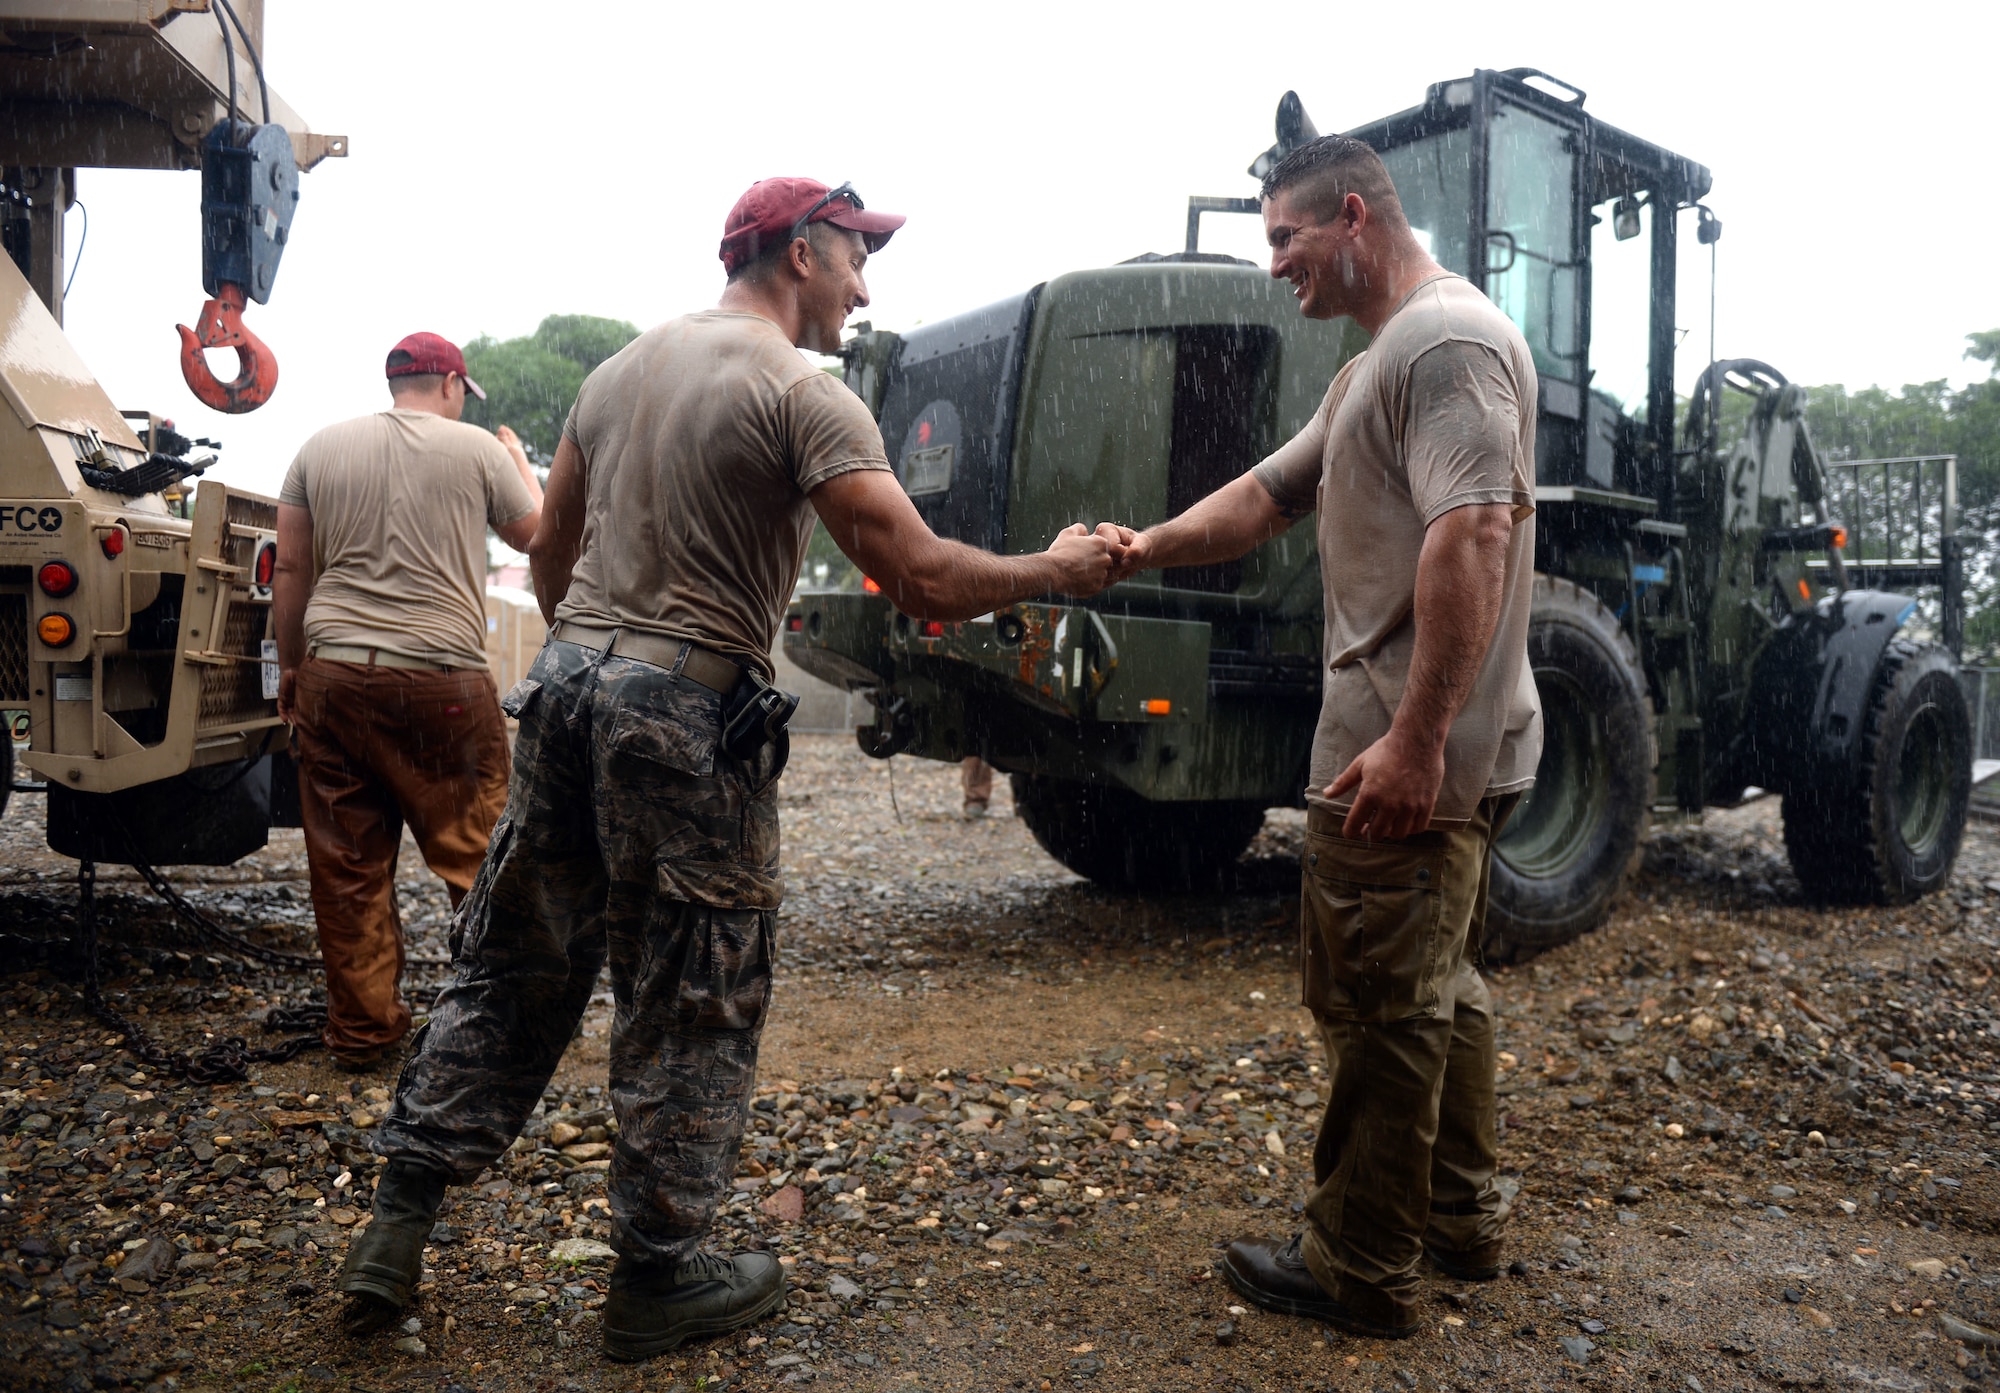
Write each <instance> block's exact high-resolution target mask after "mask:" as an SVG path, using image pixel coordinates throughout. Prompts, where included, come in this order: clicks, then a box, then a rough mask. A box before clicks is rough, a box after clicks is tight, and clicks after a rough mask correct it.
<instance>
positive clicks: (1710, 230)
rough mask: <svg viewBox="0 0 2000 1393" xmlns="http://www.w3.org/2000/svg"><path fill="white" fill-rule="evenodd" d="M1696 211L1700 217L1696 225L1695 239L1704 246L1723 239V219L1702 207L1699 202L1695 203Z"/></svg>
mask: <svg viewBox="0 0 2000 1393" xmlns="http://www.w3.org/2000/svg"><path fill="white" fill-rule="evenodd" d="M1695 213H1696V215H1697V216H1698V217H1699V219H1700V221H1698V222H1697V223H1696V224H1695V226H1694V239H1695V241H1697V242H1699V243H1701V244H1702V245H1703V246H1704V247H1708V246H1713V245H1714V244H1715V243H1717V242H1720V241H1721V240H1722V219H1721V218H1718V217H1717V216H1715V214H1713V213H1711V212H1709V211H1708V209H1706V208H1704V207H1702V206H1701V205H1700V204H1699V203H1697V204H1696V205H1695Z"/></svg>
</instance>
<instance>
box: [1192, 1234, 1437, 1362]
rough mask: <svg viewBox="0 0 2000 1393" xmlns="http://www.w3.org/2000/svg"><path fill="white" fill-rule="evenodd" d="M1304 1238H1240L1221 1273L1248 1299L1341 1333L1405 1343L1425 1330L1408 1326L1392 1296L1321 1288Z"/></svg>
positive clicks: (1417, 1324)
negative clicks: (1302, 1241)
mask: <svg viewBox="0 0 2000 1393" xmlns="http://www.w3.org/2000/svg"><path fill="white" fill-rule="evenodd" d="M1299 1241H1300V1235H1298V1234H1293V1235H1292V1236H1291V1237H1290V1238H1288V1239H1278V1238H1239V1239H1237V1240H1236V1241H1235V1242H1234V1243H1232V1244H1230V1245H1229V1250H1228V1251H1227V1252H1226V1253H1224V1254H1223V1258H1222V1272H1223V1275H1224V1276H1226V1277H1227V1278H1228V1279H1229V1285H1230V1286H1232V1287H1234V1288H1236V1290H1237V1291H1238V1292H1240V1293H1241V1294H1242V1295H1243V1297H1244V1298H1245V1299H1246V1300H1249V1301H1253V1302H1255V1303H1256V1304H1257V1305H1259V1306H1262V1307H1263V1308H1264V1309H1265V1310H1267V1311H1276V1312H1278V1313H1279V1314H1280V1315H1286V1316H1305V1317H1306V1318H1308V1319H1310V1320H1319V1321H1325V1322H1326V1323H1327V1324H1328V1325H1330V1326H1332V1327H1333V1328H1334V1329H1336V1330H1340V1331H1344V1332H1346V1333H1347V1334H1349V1335H1360V1336H1363V1337H1365V1338H1367V1339H1371V1340H1402V1339H1407V1338H1408V1337H1409V1336H1411V1335H1414V1334H1416V1333H1417V1331H1419V1330H1421V1329H1422V1328H1423V1323H1422V1322H1421V1321H1408V1322H1407V1323H1404V1322H1405V1320H1406V1317H1405V1314H1404V1312H1403V1310H1402V1308H1401V1307H1399V1306H1398V1305H1397V1304H1396V1302H1395V1301H1394V1300H1393V1299H1391V1298H1390V1297H1387V1296H1384V1295H1382V1294H1381V1293H1379V1292H1376V1291H1374V1290H1372V1289H1356V1290H1354V1291H1345V1292H1342V1293H1341V1297H1344V1298H1345V1299H1344V1300H1342V1299H1339V1298H1337V1297H1335V1296H1334V1294H1333V1293H1331V1292H1329V1291H1327V1289H1326V1288H1325V1287H1322V1286H1321V1285H1320V1284H1319V1279H1318V1278H1317V1277H1315V1276H1313V1274H1312V1269H1311V1268H1309V1267H1307V1266H1306V1259H1305V1254H1304V1253H1302V1252H1300V1251H1299Z"/></svg>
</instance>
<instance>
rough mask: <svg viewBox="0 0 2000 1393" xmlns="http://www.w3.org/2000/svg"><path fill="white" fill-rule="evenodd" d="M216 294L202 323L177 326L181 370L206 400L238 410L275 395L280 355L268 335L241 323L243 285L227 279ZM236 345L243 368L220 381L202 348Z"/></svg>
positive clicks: (203, 310)
mask: <svg viewBox="0 0 2000 1393" xmlns="http://www.w3.org/2000/svg"><path fill="white" fill-rule="evenodd" d="M217 291H218V293H217V294H216V297H215V298H214V299H213V300H210V301H209V302H208V303H207V304H205V305H203V306H202V307H201V316H200V326H201V327H200V329H199V330H198V331H197V330H195V329H190V328H188V327H187V325H185V324H177V325H175V326H174V327H175V328H176V329H177V330H179V331H180V336H181V376H182V377H184V378H186V379H187V385H188V390H189V391H190V392H193V393H194V394H195V396H196V397H198V398H199V399H200V400H201V403H202V404H203V405H204V406H207V407H210V408H212V409H213V410H216V411H224V412H227V413H229V414H230V415H232V416H240V415H242V414H243V413H244V412H246V411H255V410H256V409H257V408H258V407H260V406H262V405H263V404H264V403H265V402H267V401H269V400H270V399H271V393H272V392H274V391H276V390H277V387H278V360H277V359H276V358H274V357H272V356H271V350H270V349H269V348H266V347H265V346H264V341H263V340H262V339H260V338H258V337H257V336H256V335H255V334H253V333H251V332H250V331H249V330H248V329H246V328H244V327H243V303H244V297H243V287H242V286H240V285H237V284H235V283H233V282H231V281H224V282H222V284H221V285H220V286H219V287H218V288H217ZM208 348H233V349H235V350H236V362H237V366H238V367H239V368H240V369H241V371H239V372H238V373H237V375H236V380H235V381H234V382H221V381H218V380H217V379H216V376H215V374H214V373H212V372H210V371H209V368H208V360H207V359H206V358H204V357H203V356H202V350H203V349H208Z"/></svg>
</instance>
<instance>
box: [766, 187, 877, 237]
mask: <svg viewBox="0 0 2000 1393" xmlns="http://www.w3.org/2000/svg"><path fill="white" fill-rule="evenodd" d="M837 198H844V199H846V200H847V202H848V205H849V206H850V207H851V208H853V210H854V211H855V212H857V213H858V212H860V211H861V210H862V209H864V208H866V207H867V206H868V205H867V204H865V203H863V202H862V201H861V195H860V194H858V193H856V192H855V191H854V185H852V184H842V185H841V186H840V187H839V188H837V189H828V190H827V191H826V192H825V193H823V194H821V195H820V199H819V202H817V203H815V204H813V206H812V207H810V208H808V209H806V211H805V216H803V217H801V218H800V219H799V220H798V221H797V222H795V223H793V224H792V231H791V236H789V237H787V238H786V239H785V240H786V241H787V242H789V241H791V240H793V239H794V238H797V237H803V236H805V232H806V224H808V223H810V222H811V221H812V220H813V215H814V214H815V213H817V212H819V210H820V209H822V208H824V207H826V205H827V204H829V203H831V202H833V201H834V200H835V199H837Z"/></svg>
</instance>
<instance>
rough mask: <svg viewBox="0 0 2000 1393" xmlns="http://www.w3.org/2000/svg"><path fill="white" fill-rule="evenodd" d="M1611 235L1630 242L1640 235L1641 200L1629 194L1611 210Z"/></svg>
mask: <svg viewBox="0 0 2000 1393" xmlns="http://www.w3.org/2000/svg"><path fill="white" fill-rule="evenodd" d="M1611 235H1612V236H1613V237H1616V238H1617V239H1618V240H1619V241H1621V242H1629V241H1631V240H1632V239H1633V238H1634V237H1637V236H1638V235H1639V200H1638V199H1636V198H1633V197H1632V196H1631V195H1630V194H1627V195H1626V196H1625V197H1624V198H1621V199H1619V200H1618V205H1617V206H1616V207H1615V208H1613V209H1612V210H1611Z"/></svg>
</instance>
